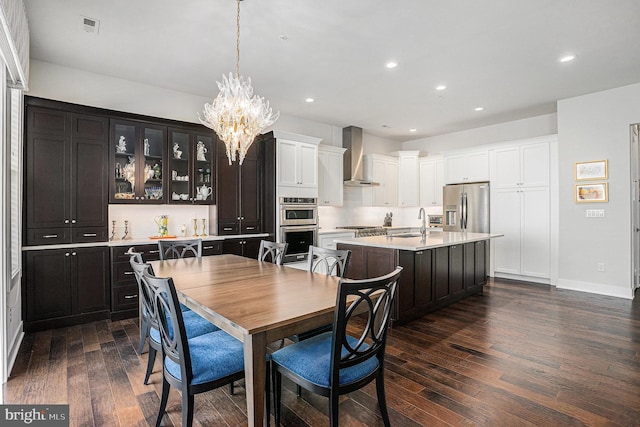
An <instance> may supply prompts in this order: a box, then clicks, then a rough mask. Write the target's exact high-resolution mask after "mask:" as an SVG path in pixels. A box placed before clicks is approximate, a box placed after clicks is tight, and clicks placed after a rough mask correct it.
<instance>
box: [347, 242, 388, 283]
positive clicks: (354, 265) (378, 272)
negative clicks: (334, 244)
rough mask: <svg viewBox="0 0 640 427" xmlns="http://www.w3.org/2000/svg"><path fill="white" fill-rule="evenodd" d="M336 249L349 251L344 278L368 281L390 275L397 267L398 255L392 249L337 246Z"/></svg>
mask: <svg viewBox="0 0 640 427" xmlns="http://www.w3.org/2000/svg"><path fill="white" fill-rule="evenodd" d="M338 249H348V250H350V251H351V258H350V259H349V266H348V268H347V274H346V277H348V278H349V279H368V278H370V277H377V276H382V275H385V274H389V273H391V272H392V271H393V270H394V269H395V268H396V266H397V265H398V254H397V252H398V251H396V250H394V249H387V248H379V247H371V246H367V247H364V246H360V245H348V244H344V243H339V244H338Z"/></svg>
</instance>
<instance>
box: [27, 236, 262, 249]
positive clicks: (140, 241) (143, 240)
mask: <svg viewBox="0 0 640 427" xmlns="http://www.w3.org/2000/svg"><path fill="white" fill-rule="evenodd" d="M268 235H269V234H268V233H259V234H234V235H231V236H217V235H212V236H198V237H182V236H180V237H170V238H168V239H167V240H176V241H179V240H188V239H202V240H203V241H212V240H229V239H244V238H247V239H248V238H251V237H266V236H268ZM158 240H161V239H151V238H149V237H132V238H131V239H128V240H121V239H118V240H112V241H108V242H91V243H64V244H60V245H38V246H23V247H22V250H23V251H35V250H41V249H65V248H90V247H95V246H131V245H157V244H158Z"/></svg>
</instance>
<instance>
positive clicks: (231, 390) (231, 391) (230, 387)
mask: <svg viewBox="0 0 640 427" xmlns="http://www.w3.org/2000/svg"><path fill="white" fill-rule="evenodd" d="M235 393H236V392H235V391H234V390H233V383H232V382H231V383H229V394H230V395H231V396H233V395H234V394H235Z"/></svg>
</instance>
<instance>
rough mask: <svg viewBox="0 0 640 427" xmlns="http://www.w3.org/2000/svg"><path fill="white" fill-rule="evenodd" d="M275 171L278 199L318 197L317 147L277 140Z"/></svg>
mask: <svg viewBox="0 0 640 427" xmlns="http://www.w3.org/2000/svg"><path fill="white" fill-rule="evenodd" d="M277 144H278V145H277V154H276V162H277V164H276V171H277V177H278V180H277V187H278V193H279V196H280V197H318V146H317V145H314V144H308V143H305V142H298V141H289V140H284V139H278V140H277Z"/></svg>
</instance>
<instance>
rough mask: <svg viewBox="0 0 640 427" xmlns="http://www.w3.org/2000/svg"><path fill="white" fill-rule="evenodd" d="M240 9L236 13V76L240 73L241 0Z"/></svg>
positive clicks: (238, 1) (238, 0)
mask: <svg viewBox="0 0 640 427" xmlns="http://www.w3.org/2000/svg"><path fill="white" fill-rule="evenodd" d="M237 3H238V11H237V13H236V28H237V31H236V77H238V76H239V75H240V0H237Z"/></svg>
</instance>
